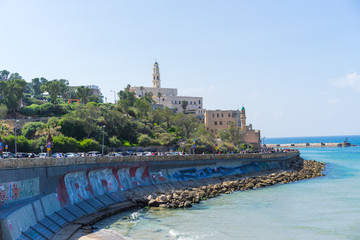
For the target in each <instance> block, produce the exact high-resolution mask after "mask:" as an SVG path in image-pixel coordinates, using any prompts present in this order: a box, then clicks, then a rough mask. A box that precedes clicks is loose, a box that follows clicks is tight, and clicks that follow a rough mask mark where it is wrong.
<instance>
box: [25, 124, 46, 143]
mask: <svg viewBox="0 0 360 240" xmlns="http://www.w3.org/2000/svg"><path fill="white" fill-rule="evenodd" d="M44 127H45V123H43V122H28V123H26V124H25V125H24V126H23V127H22V128H21V133H22V135H23V136H24V137H25V138H27V139H34V137H35V133H36V131H37V130H38V129H39V128H44Z"/></svg>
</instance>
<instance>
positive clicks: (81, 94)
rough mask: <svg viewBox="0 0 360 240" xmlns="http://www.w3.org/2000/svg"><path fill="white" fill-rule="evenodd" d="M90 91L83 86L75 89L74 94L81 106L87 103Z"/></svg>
mask: <svg viewBox="0 0 360 240" xmlns="http://www.w3.org/2000/svg"><path fill="white" fill-rule="evenodd" d="M90 91H91V90H90V88H88V87H84V86H80V87H77V88H76V94H77V96H78V98H79V99H80V101H81V102H82V103H83V104H86V103H87V102H88V98H89V95H90Z"/></svg>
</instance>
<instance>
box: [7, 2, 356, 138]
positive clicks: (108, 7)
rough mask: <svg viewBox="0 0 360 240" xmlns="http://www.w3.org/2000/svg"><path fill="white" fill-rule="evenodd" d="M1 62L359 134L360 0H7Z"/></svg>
mask: <svg viewBox="0 0 360 240" xmlns="http://www.w3.org/2000/svg"><path fill="white" fill-rule="evenodd" d="M0 27H1V29H2V34H1V37H0V53H1V54H0V70H3V69H6V70H8V71H10V72H18V73H19V74H20V75H21V76H22V77H23V78H24V79H25V80H27V81H31V79H32V78H35V77H45V78H47V79H48V80H52V79H61V78H62V79H67V80H69V82H70V84H71V85H98V86H99V87H100V88H101V91H102V93H103V95H104V96H105V97H106V98H107V101H108V102H113V101H114V94H113V92H111V90H115V91H117V92H118V91H120V90H122V89H124V87H125V86H126V85H127V84H130V85H132V86H145V87H146V86H149V87H150V86H152V71H153V70H152V68H153V64H154V62H155V59H156V60H157V61H158V63H159V67H160V74H161V84H162V87H169V88H178V92H179V95H184V96H201V97H203V103H204V108H205V109H209V110H214V109H223V110H229V109H231V110H236V109H240V108H241V107H242V106H245V108H246V111H247V122H248V123H252V125H253V127H254V128H255V129H260V130H261V135H262V137H266V138H269V137H296V136H334V135H360V122H359V119H360V1H357V0H337V1H334V0H327V1H324V0H302V1H300V0H298V1H295V0H283V1H280V0H273V1H271V0H255V1H242V0H236V1H229V0H224V1H212V0H206V1H205V0H197V1H191V0H177V1H175V0H163V1H160V0H159V1H158V0H153V1H149V0H142V1H141V0H139V1H138V0H134V1H120V0H106V1H104V0H102V1H100V0H97V1H95V0H77V1H73V0H61V1H48V0H32V1H29V0H0Z"/></svg>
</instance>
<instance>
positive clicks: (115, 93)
mask: <svg viewBox="0 0 360 240" xmlns="http://www.w3.org/2000/svg"><path fill="white" fill-rule="evenodd" d="M110 92H114V104H116V91H115V90H110Z"/></svg>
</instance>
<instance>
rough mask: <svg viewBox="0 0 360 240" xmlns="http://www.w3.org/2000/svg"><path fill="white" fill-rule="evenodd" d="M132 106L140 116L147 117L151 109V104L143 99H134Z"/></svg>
mask: <svg viewBox="0 0 360 240" xmlns="http://www.w3.org/2000/svg"><path fill="white" fill-rule="evenodd" d="M134 107H135V108H136V109H137V112H138V115H139V117H140V118H143V117H145V118H147V117H148V113H149V112H150V110H151V105H150V103H148V102H147V101H146V100H144V99H136V100H135V103H134Z"/></svg>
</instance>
